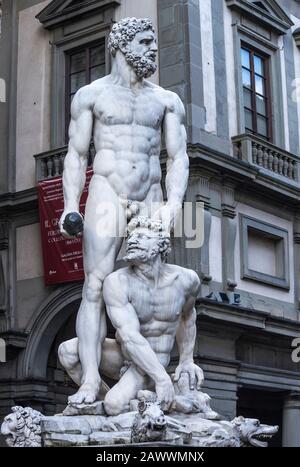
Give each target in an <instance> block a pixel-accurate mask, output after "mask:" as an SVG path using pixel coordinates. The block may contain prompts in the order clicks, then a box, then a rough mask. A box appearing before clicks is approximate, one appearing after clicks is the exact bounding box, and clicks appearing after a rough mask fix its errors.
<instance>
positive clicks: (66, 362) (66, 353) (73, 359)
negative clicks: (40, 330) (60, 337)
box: [57, 341, 79, 369]
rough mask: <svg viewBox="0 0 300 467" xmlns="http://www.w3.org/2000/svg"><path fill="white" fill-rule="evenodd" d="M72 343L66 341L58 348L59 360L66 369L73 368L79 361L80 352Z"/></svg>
mask: <svg viewBox="0 0 300 467" xmlns="http://www.w3.org/2000/svg"><path fill="white" fill-rule="evenodd" d="M70 343H71V341H66V342H63V343H62V344H60V346H59V347H58V351H57V353H58V358H59V361H60V363H61V365H62V366H63V367H64V368H65V369H70V368H73V367H74V366H75V365H76V364H77V363H78V361H79V356H78V350H77V351H76V350H75V349H74V348H73V347H74V346H73V345H70Z"/></svg>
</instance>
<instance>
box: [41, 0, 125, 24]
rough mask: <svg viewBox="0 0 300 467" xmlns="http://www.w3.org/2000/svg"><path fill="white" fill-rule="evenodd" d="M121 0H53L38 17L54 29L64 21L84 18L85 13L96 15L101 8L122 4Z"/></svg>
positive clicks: (105, 8)
mask: <svg viewBox="0 0 300 467" xmlns="http://www.w3.org/2000/svg"><path fill="white" fill-rule="evenodd" d="M120 3H121V2H120V1H119V0H82V1H81V2H80V4H79V2H78V0H53V1H52V2H50V3H49V5H47V6H46V7H45V8H44V9H43V10H42V11H41V12H40V13H39V14H38V15H37V16H36V18H37V19H38V20H39V21H40V23H42V25H43V26H44V28H46V29H53V28H55V27H57V26H60V25H62V24H64V23H68V22H70V21H76V20H79V19H82V16H83V15H95V14H96V13H98V12H99V11H101V10H107V9H108V8H112V7H113V8H114V7H117V6H119V5H120Z"/></svg>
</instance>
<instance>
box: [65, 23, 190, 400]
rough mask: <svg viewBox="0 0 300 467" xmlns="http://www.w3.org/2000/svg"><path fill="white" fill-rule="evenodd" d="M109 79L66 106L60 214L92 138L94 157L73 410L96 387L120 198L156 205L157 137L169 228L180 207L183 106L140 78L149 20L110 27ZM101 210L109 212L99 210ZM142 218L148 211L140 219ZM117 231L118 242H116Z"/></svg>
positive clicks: (74, 200) (73, 196) (120, 223)
mask: <svg viewBox="0 0 300 467" xmlns="http://www.w3.org/2000/svg"><path fill="white" fill-rule="evenodd" d="M108 46H109V50H110V52H111V54H112V70H111V73H110V74H109V75H108V76H105V77H104V78H101V79H99V80H96V81H94V82H93V83H91V84H90V85H88V86H85V87H83V88H81V89H80V90H79V91H78V92H77V94H76V95H75V97H74V99H73V102H72V107H71V122H70V128H69V148H68V153H67V155H66V158H65V163H64V173H63V188H64V202H65V205H64V212H63V215H62V217H61V220H60V226H61V232H62V233H63V234H64V235H67V232H66V231H65V230H64V227H63V224H64V219H65V217H66V216H67V214H68V213H70V212H78V211H79V201H80V197H81V193H82V191H83V188H84V184H85V173H86V168H87V153H88V149H89V145H90V141H91V137H92V134H93V139H94V146H95V149H96V156H95V159H94V164H93V170H94V175H93V177H92V180H91V182H90V186H89V195H88V199H87V203H86V210H85V221H84V233H83V236H84V270H85V281H84V286H83V292H82V302H81V305H80V308H79V311H78V316H77V322H76V332H77V336H78V351H79V357H80V363H81V366H82V378H81V386H80V388H79V390H78V392H77V393H76V394H74V395H73V396H71V397H70V398H69V402H70V403H72V404H80V403H93V402H94V401H95V400H96V397H97V394H98V392H99V388H100V383H101V379H100V375H99V370H98V369H99V365H100V361H101V344H102V343H103V341H104V339H105V337H106V319H105V312H104V304H103V298H102V284H103V281H104V279H105V277H106V276H107V275H108V274H109V273H111V272H112V271H113V269H114V264H115V260H116V257H117V255H118V253H119V250H120V247H121V245H122V241H123V237H122V235H123V233H125V229H126V223H127V219H126V212H125V208H124V206H123V204H122V201H121V199H122V198H127V199H128V200H132V201H136V202H138V203H142V204H143V206H144V207H145V209H146V211H147V210H148V212H149V211H150V208H151V204H152V203H162V201H163V197H162V190H161V185H160V182H161V169H160V162H159V155H160V147H161V132H162V128H163V130H164V137H165V143H166V149H167V154H168V163H167V176H166V189H167V198H168V201H167V207H163V208H161V209H160V211H159V214H158V215H159V216H163V214H164V213H165V211H166V210H167V209H169V212H170V213H171V217H170V218H171V223H172V222H173V220H174V216H175V214H176V212H177V211H178V210H179V209H180V208H181V204H182V201H183V197H184V194H185V191H186V186H187V180H188V167H189V162H188V156H187V154H186V132H185V127H184V107H183V104H182V102H181V100H180V99H179V97H178V96H177V94H174V93H172V92H170V91H166V90H164V89H162V88H161V87H159V86H156V85H154V84H152V83H150V82H149V81H147V80H146V79H145V78H147V77H148V76H150V75H151V74H153V73H154V72H155V70H156V64H155V58H156V53H157V45H156V37H155V33H154V30H153V27H152V23H151V21H150V20H148V19H136V18H126V19H123V20H121V21H120V22H119V23H116V24H114V26H113V28H112V31H111V33H110V37H109V42H108ZM105 203H108V204H109V205H110V206H111V207H112V208H115V212H118V213H119V215H118V219H116V216H115V215H114V214H113V215H112V211H111V210H108V209H105V208H103V207H104V206H105ZM142 213H143V214H147V212H142ZM117 232H118V235H117Z"/></svg>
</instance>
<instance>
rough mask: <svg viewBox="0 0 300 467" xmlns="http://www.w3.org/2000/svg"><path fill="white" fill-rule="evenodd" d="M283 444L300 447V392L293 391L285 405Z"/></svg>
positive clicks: (284, 445)
mask: <svg viewBox="0 0 300 467" xmlns="http://www.w3.org/2000/svg"><path fill="white" fill-rule="evenodd" d="M282 446H283V447H300V393H291V394H289V396H288V397H287V398H286V400H285V402H284V406H283V427H282Z"/></svg>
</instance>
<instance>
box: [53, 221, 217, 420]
mask: <svg viewBox="0 0 300 467" xmlns="http://www.w3.org/2000/svg"><path fill="white" fill-rule="evenodd" d="M169 250H170V238H169V234H168V233H167V232H164V231H163V226H162V223H161V222H159V221H152V220H151V219H149V218H147V217H142V216H139V217H137V218H134V219H133V220H132V221H131V222H130V223H129V225H128V237H127V239H126V256H125V257H124V260H125V261H127V262H128V267H126V268H122V269H119V270H117V271H115V272H113V273H111V274H109V275H108V276H107V277H106V279H105V281H104V285H103V295H104V301H105V304H106V309H107V313H108V316H109V318H110V320H111V322H112V324H113V326H114V327H115V329H116V341H115V342H113V340H112V339H106V340H105V341H104V344H103V351H102V361H101V366H100V369H101V372H103V374H105V375H106V376H109V377H110V378H112V379H116V380H118V382H117V384H115V385H114V386H113V388H111V389H110V390H109V391H108V393H107V394H106V396H105V399H104V409H105V412H106V414H108V415H118V414H120V413H122V412H126V411H128V410H129V406H130V401H131V400H133V399H136V398H137V394H138V392H139V391H141V390H152V391H155V393H156V395H157V398H158V400H159V401H160V402H162V403H163V405H164V408H165V410H170V409H172V408H175V406H176V410H177V411H184V412H193V411H194V412H195V411H198V412H200V411H203V408H202V406H203V405H204V406H205V411H209V410H210V408H209V405H208V404H207V399H205V401H203V402H204V403H203V404H202V405H201V403H200V401H199V399H197V396H196V395H195V396H194V397H192V400H191V398H189V397H188V395H187V397H185V393H188V392H189V390H191V391H194V393H196V392H197V390H198V391H200V388H201V385H202V382H203V378H204V376H203V372H202V370H201V368H200V367H199V366H198V365H196V364H195V363H194V360H193V351H194V345H195V339H196V332H197V330H196V310H195V308H194V304H195V300H196V297H197V295H198V292H199V287H200V281H199V277H198V275H197V274H196V273H195V272H194V271H192V270H189V269H185V268H182V267H179V266H176V265H171V264H166V262H165V261H166V258H167V254H168V252H169ZM175 340H176V341H177V345H178V349H179V365H178V366H177V368H176V370H175V375H174V382H175V383H177V388H178V387H180V379H181V377H182V376H183V374H187V375H188V377H189V382H188V388H187V389H185V390H184V394H182V391H181V392H180V391H177V393H178V397H175V388H174V384H173V382H172V380H171V378H170V376H169V375H168V373H167V370H166V369H167V367H168V365H169V362H170V355H171V351H172V349H173V346H174V343H175ZM59 358H60V362H61V364H62V365H63V366H64V368H65V369H66V371H67V372H68V373H69V375H70V376H71V378H72V379H73V380H74V381H77V382H78V381H80V379H81V375H82V370H81V367H80V357H79V353H78V339H76V338H75V339H72V340H70V341H67V342H65V343H63V344H61V346H60V348H59ZM120 375H121V377H120ZM206 397H208V396H206ZM181 407H183V410H180V408H181Z"/></svg>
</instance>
